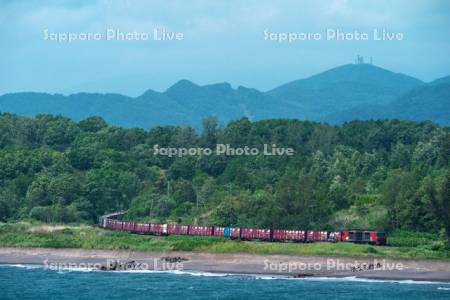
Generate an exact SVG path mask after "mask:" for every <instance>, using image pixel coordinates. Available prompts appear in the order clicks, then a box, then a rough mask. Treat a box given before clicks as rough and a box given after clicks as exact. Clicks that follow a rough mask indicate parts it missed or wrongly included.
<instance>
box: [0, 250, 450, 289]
mask: <svg viewBox="0 0 450 300" xmlns="http://www.w3.org/2000/svg"><path fill="white" fill-rule="evenodd" d="M172 258H174V260H172ZM111 261H120V262H122V263H127V262H129V261H135V262H136V263H138V264H140V265H142V266H145V267H146V269H145V270H150V271H174V270H179V271H182V272H206V273H217V274H219V273H220V274H235V275H239V274H241V275H261V276H265V275H267V276H282V277H292V278H314V277H316V278H318V277H330V278H346V277H356V278H358V279H372V280H395V281H397V280H398V281H405V280H413V281H429V282H446V283H450V261H446V260H407V259H383V258H370V257H338V256H323V255H317V256H315V255H277V254H267V255H263V254H247V253H235V254H229V253H207V252H179V251H176V252H175V251H174V252H172V251H160V252H158V251H136V250H99V249H76V248H13V247H11V248H9V247H0V264H7V265H47V266H52V265H53V266H64V265H75V266H77V265H80V266H81V265H84V266H85V265H94V264H96V265H102V266H103V265H106V264H107V263H108V262H111ZM180 267H181V269H180ZM110 272H114V271H110Z"/></svg>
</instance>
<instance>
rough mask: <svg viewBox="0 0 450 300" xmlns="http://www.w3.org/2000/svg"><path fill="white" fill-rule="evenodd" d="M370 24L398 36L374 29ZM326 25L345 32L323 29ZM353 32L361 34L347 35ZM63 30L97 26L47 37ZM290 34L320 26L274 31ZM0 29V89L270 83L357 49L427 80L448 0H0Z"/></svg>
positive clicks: (449, 35)
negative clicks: (378, 35) (337, 35)
mask: <svg viewBox="0 0 450 300" xmlns="http://www.w3.org/2000/svg"><path fill="white" fill-rule="evenodd" d="M163 28H164V29H165V30H166V32H168V33H170V34H175V33H179V34H182V36H183V37H182V39H180V40H165V41H161V40H154V38H155V37H154V35H153V33H154V30H155V29H157V30H158V32H161V31H162V29H163ZM108 29H112V30H113V31H114V30H119V31H120V32H122V33H130V34H133V33H134V32H139V33H147V39H146V40H116V38H115V37H111V38H110V40H107V39H106V33H107V30H108ZM375 29H376V30H378V32H382V30H385V32H389V34H392V35H391V37H392V36H394V34H395V37H396V38H395V39H394V40H387V39H386V38H385V40H374V36H373V31H374V30H375ZM327 30H329V31H330V32H336V31H337V30H339V31H340V32H342V33H348V34H349V38H346V39H345V40H335V39H332V38H330V40H327V38H326V32H327ZM45 32H46V33H47V36H46V34H45ZM265 32H266V33H267V34H270V38H269V37H268V35H266V34H265ZM355 32H357V33H367V35H368V39H367V40H355V39H356V37H355ZM68 33H71V34H72V35H73V36H76V37H82V36H83V34H88V33H92V34H96V33H98V34H101V37H100V38H99V39H98V40H96V39H91V40H74V41H70V42H69V41H67V40H62V41H58V40H55V38H54V37H55V36H58V34H59V36H60V37H61V36H64V34H68ZM288 33H294V34H295V36H297V37H300V36H305V35H306V34H308V33H310V34H317V33H318V34H320V35H321V36H320V39H318V40H314V39H313V40H311V39H310V40H295V41H291V42H289V41H280V40H279V39H278V40H277V37H280V36H282V35H280V34H288ZM277 34H278V35H277ZM0 36H1V40H0V94H4V93H10V92H23V91H37V92H49V93H63V94H70V93H75V92H102V93H106V92H111V93H122V94H125V95H130V96H137V95H140V94H142V93H143V92H145V91H146V90H148V89H153V90H156V91H164V90H166V89H167V88H168V87H169V86H171V85H172V84H174V83H175V82H177V81H178V80H180V79H188V80H191V81H193V82H195V83H197V84H200V85H205V84H212V83H217V82H229V83H231V85H232V86H233V87H238V86H239V85H242V86H246V87H253V88H257V89H259V90H262V91H267V90H270V89H272V88H275V87H276V86H278V85H280V84H283V83H286V82H289V81H292V80H296V79H300V78H305V77H308V76H311V75H314V74H317V73H320V72H322V71H325V70H327V69H330V68H333V67H337V66H339V65H343V64H348V63H353V62H354V60H355V57H356V55H358V54H359V55H362V56H364V57H365V58H366V60H368V58H369V57H373V63H374V64H375V65H377V66H380V67H383V68H386V69H389V70H391V71H393V72H399V73H404V74H408V75H410V76H414V77H417V78H419V79H421V80H424V81H431V80H434V79H436V78H439V77H444V76H448V75H450V1H446V0H443V1H433V0H430V1H422V0H398V1H391V0H376V1H350V0H349V1H346V0H323V1H317V0H315V1H313V0H311V1H269V0H258V1H253V0H248V1H238V0H229V1H207V0H190V1H186V0H184V1H183V0H180V1H176V0H173V1H166V0H164V1H163V0H162V1H157V0H155V1H129V0H117V1H107V0H97V1H96V0H90V1H87V0H86V1H84V0H74V1H64V0H62V1H61V0H60V1H49V0H41V1H31V0H30V1H20V0H19V1H13V0H0ZM50 36H51V37H53V38H50ZM141 36H142V35H141ZM293 36H294V35H293ZM400 36H401V38H400ZM46 37H47V39H46ZM159 37H161V35H159ZM351 37H353V40H351V39H350V38H351ZM144 38H145V36H144Z"/></svg>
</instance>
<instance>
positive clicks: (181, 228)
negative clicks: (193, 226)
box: [167, 224, 189, 235]
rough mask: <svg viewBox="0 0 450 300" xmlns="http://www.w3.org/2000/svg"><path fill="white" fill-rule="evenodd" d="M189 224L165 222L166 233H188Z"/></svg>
mask: <svg viewBox="0 0 450 300" xmlns="http://www.w3.org/2000/svg"><path fill="white" fill-rule="evenodd" d="M188 231H189V226H188V225H180V224H167V233H168V234H179V235H183V234H188Z"/></svg>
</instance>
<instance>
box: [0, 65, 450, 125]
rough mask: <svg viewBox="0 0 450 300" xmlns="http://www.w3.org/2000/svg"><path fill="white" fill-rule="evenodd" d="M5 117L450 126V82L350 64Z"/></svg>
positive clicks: (76, 101)
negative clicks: (299, 75)
mask: <svg viewBox="0 0 450 300" xmlns="http://www.w3.org/2000/svg"><path fill="white" fill-rule="evenodd" d="M0 112H10V113H15V114H18V115H36V114H38V113H50V114H60V115H64V116H67V117H70V118H73V119H74V120H81V119H84V118H86V117H89V116H93V115H96V116H101V117H103V118H104V119H105V120H106V121H107V122H108V123H111V124H115V125H120V126H124V127H142V128H150V127H153V126H158V125H191V126H194V127H196V128H200V127H201V122H202V119H203V118H204V117H207V116H216V117H217V118H218V119H219V121H221V122H227V121H230V120H235V119H239V118H242V117H248V118H249V119H251V120H260V119H268V118H270V119H273V118H295V119H303V120H313V121H320V122H327V123H334V124H338V123H342V122H345V121H349V120H353V119H360V120H366V119H386V118H397V119H405V120H414V121H423V120H431V121H433V122H436V123H439V124H444V125H450V76H448V77H444V78H440V79H437V80H435V81H433V82H430V83H424V82H422V81H421V80H419V79H416V78H413V77H411V76H407V75H404V74H400V73H394V72H391V71H389V70H386V69H383V68H380V67H377V66H374V65H371V64H348V65H343V66H339V67H336V68H333V69H330V70H328V71H325V72H322V73H320V74H317V75H314V76H311V77H308V78H305V79H299V80H295V81H292V82H289V83H286V84H283V85H281V86H279V87H277V88H275V89H272V90H270V91H267V92H262V91H259V90H256V89H252V88H246V87H243V86H239V87H238V88H236V89H234V88H232V87H231V85H230V84H228V83H217V84H211V85H203V86H200V85H197V84H195V83H193V82H191V81H188V80H185V79H183V80H180V81H178V82H177V83H175V84H174V85H172V86H171V87H169V88H168V89H167V90H166V91H164V92H157V91H154V90H148V91H146V92H145V93H144V94H142V95H140V96H138V97H128V96H124V95H121V94H98V93H77V94H71V95H68V96H64V95H61V94H47V93H33V92H25V93H10V94H5V95H2V96H0Z"/></svg>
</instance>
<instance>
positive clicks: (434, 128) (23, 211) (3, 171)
mask: <svg viewBox="0 0 450 300" xmlns="http://www.w3.org/2000/svg"><path fill="white" fill-rule="evenodd" d="M203 123H204V124H203V130H202V131H201V132H196V131H195V130H194V129H193V128H191V127H182V126H178V127H175V126H165V127H154V128H152V129H150V130H148V131H145V130H144V129H138V128H132V129H125V128H120V127H116V126H108V125H107V124H106V123H105V121H104V120H103V119H101V118H99V117H90V118H88V119H85V120H82V121H80V122H79V123H76V122H74V121H72V120H70V119H68V118H65V117H61V116H52V115H38V116H36V117H18V116H16V115H11V114H7V113H5V114H0V219H1V220H2V221H14V220H18V219H30V218H31V219H37V220H41V221H46V222H80V221H83V222H88V223H89V222H94V221H95V219H96V217H97V216H98V215H100V214H103V213H106V212H112V211H116V210H119V209H128V210H129V215H128V217H129V218H131V219H140V220H152V221H161V222H166V221H167V222H182V223H197V224H221V225H235V226H258V227H279V228H324V229H327V228H329V229H331V228H336V229H337V228H348V227H360V228H362V227H364V228H383V229H385V230H395V229H405V230H411V231H425V232H434V233H437V232H440V233H441V234H444V229H447V231H446V232H447V237H448V232H450V224H449V223H450V196H449V195H450V128H448V127H441V126H438V125H435V124H433V123H431V122H421V123H418V122H409V121H397V120H386V121H352V122H348V123H345V124H343V125H342V126H331V125H326V124H320V123H314V122H308V121H298V120H264V121H258V122H250V121H249V120H248V119H245V118H244V119H241V120H238V121H233V122H230V123H229V124H228V125H227V126H226V127H225V128H219V127H218V125H217V121H216V119H214V118H207V119H205V120H204V122H203ZM217 143H221V144H230V145H231V146H233V147H244V146H249V147H257V148H260V149H261V148H262V146H263V144H276V145H277V146H279V147H291V148H293V149H295V155H294V156H263V155H262V154H260V155H257V156H223V155H209V156H205V155H203V156H185V157H167V156H161V155H154V153H153V146H154V145H155V144H158V145H159V146H160V147H175V148H179V147H187V148H190V147H211V148H214V147H215V145H216V144H217Z"/></svg>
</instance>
